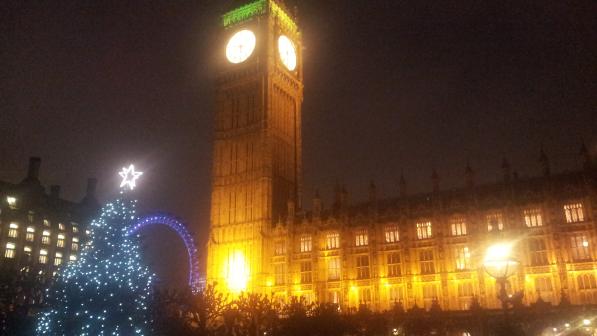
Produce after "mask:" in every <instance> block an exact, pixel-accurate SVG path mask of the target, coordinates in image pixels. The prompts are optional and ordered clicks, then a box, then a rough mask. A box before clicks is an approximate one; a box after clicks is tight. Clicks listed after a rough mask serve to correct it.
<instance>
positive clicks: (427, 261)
mask: <svg viewBox="0 0 597 336" xmlns="http://www.w3.org/2000/svg"><path fill="white" fill-rule="evenodd" d="M419 262H420V266H421V274H432V273H435V266H434V265H433V250H422V251H420V252H419Z"/></svg>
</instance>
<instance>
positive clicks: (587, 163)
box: [579, 139, 593, 170]
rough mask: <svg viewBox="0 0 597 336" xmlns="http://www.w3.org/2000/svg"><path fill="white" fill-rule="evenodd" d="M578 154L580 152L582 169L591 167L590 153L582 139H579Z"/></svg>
mask: <svg viewBox="0 0 597 336" xmlns="http://www.w3.org/2000/svg"><path fill="white" fill-rule="evenodd" d="M579 154H580V162H581V164H582V168H583V169H584V170H589V169H591V167H593V163H592V162H591V154H590V153H589V150H588V149H587V146H586V145H585V141H584V139H581V144H580V153H579Z"/></svg>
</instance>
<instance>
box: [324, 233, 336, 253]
mask: <svg viewBox="0 0 597 336" xmlns="http://www.w3.org/2000/svg"><path fill="white" fill-rule="evenodd" d="M325 247H326V249H328V250H331V249H337V248H339V247H340V234H339V233H338V232H334V233H329V234H328V235H327V237H326V239H325Z"/></svg>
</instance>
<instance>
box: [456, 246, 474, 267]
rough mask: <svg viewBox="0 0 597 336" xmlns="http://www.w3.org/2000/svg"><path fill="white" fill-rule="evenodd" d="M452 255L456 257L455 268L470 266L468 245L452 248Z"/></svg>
mask: <svg viewBox="0 0 597 336" xmlns="http://www.w3.org/2000/svg"><path fill="white" fill-rule="evenodd" d="M454 256H455V258H456V269H457V270H468V269H470V268H471V252H470V251H469V249H468V246H460V247H457V248H456V249H455V250H454Z"/></svg>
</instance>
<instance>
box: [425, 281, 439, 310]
mask: <svg viewBox="0 0 597 336" xmlns="http://www.w3.org/2000/svg"><path fill="white" fill-rule="evenodd" d="M437 297H438V296H437V286H436V285H435V284H434V283H424V284H423V305H424V306H425V309H429V308H431V305H432V304H433V300H435V299H437Z"/></svg>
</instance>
